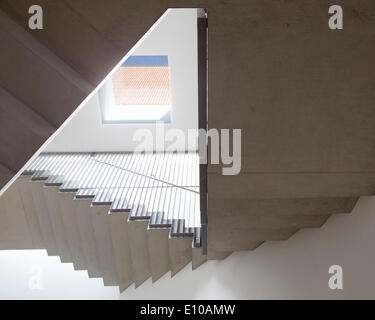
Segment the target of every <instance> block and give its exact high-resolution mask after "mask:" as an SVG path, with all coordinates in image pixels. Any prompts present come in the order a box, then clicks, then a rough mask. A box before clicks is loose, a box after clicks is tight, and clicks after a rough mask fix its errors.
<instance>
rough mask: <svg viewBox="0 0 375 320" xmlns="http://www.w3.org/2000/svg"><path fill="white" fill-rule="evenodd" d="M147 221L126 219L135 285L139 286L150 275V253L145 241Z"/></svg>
mask: <svg viewBox="0 0 375 320" xmlns="http://www.w3.org/2000/svg"><path fill="white" fill-rule="evenodd" d="M148 223H149V222H148V220H140V221H132V220H129V221H128V230H129V242H130V252H131V259H132V262H133V271H134V284H135V287H139V286H140V285H141V284H142V283H143V282H144V281H146V280H147V279H148V278H150V277H151V265H150V255H149V251H148V241H147V228H148Z"/></svg>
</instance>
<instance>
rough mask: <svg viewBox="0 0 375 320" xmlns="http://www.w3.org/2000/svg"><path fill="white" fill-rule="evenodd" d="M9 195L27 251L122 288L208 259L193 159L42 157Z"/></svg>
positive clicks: (127, 155)
mask: <svg viewBox="0 0 375 320" xmlns="http://www.w3.org/2000/svg"><path fill="white" fill-rule="evenodd" d="M17 191H18V195H15V194H14V192H17ZM12 192H13V194H12ZM7 194H8V195H10V196H12V197H19V199H20V200H21V207H22V205H23V209H24V215H25V217H26V220H27V225H28V227H29V230H30V237H31V239H32V240H31V242H32V244H33V245H31V246H30V247H33V248H46V249H47V252H48V254H49V255H57V256H60V258H61V261H62V262H72V263H73V264H74V267H75V269H76V270H87V271H88V273H89V276H90V277H102V278H103V281H104V284H105V285H111V286H113V285H115V286H119V287H120V290H124V289H125V288H127V287H128V286H129V285H131V284H132V283H134V284H135V286H139V285H140V284H142V283H143V282H144V281H145V280H147V279H148V278H149V277H152V280H153V281H156V280H158V279H159V278H160V277H161V276H163V275H164V274H165V273H167V272H169V271H170V272H171V275H172V276H174V275H175V274H176V273H177V272H178V271H180V270H181V269H182V268H183V267H184V266H186V265H187V264H188V263H189V262H192V268H193V269H195V268H197V267H198V266H199V265H201V264H202V263H203V262H205V261H206V259H207V257H206V256H204V255H203V254H202V249H201V247H200V246H201V241H200V210H199V184H198V156H197V154H196V153H181V154H178V153H169V154H164V153H163V154H133V153H48V154H41V155H40V156H38V158H37V159H36V160H35V161H34V162H33V163H32V164H31V165H30V166H29V167H28V168H27V169H26V170H25V171H24V172H23V174H22V175H21V176H20V178H19V179H18V180H17V182H16V188H15V187H12V188H11V190H9V191H7V193H6V195H7ZM5 201H6V199H5ZM19 210H21V209H19ZM15 216H16V215H15ZM4 246H7V244H6V243H4V242H3V243H2V247H4Z"/></svg>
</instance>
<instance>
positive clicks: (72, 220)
mask: <svg viewBox="0 0 375 320" xmlns="http://www.w3.org/2000/svg"><path fill="white" fill-rule="evenodd" d="M47 188H49V187H47ZM57 197H58V200H59V203H60V208H61V216H62V220H63V223H64V226H65V233H66V236H67V238H68V243H69V247H70V252H71V254H72V259H73V265H74V269H75V270H87V262H86V259H85V254H84V250H83V245H82V239H81V234H80V231H79V228H78V222H77V219H76V207H77V203H76V202H75V201H74V193H70V192H58V193H57Z"/></svg>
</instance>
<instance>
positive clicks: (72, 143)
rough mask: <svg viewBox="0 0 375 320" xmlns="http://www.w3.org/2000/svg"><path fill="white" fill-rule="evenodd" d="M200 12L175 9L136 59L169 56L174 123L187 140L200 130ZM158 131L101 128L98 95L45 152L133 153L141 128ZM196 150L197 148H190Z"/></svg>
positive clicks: (116, 126) (133, 126)
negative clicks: (198, 62) (198, 14)
mask: <svg viewBox="0 0 375 320" xmlns="http://www.w3.org/2000/svg"><path fill="white" fill-rule="evenodd" d="M196 19H197V9H172V10H170V12H169V13H168V14H167V15H166V16H165V18H164V19H163V20H162V21H161V22H160V23H159V24H158V25H157V27H156V28H155V29H154V30H153V32H152V33H150V35H149V36H148V37H147V38H146V39H145V40H144V41H143V42H142V43H141V44H140V45H139V47H137V49H136V50H135V52H134V53H133V54H134V55H168V60H169V66H170V77H171V79H170V81H171V93H172V114H171V116H172V123H171V124H167V125H166V127H165V129H166V130H168V129H170V128H179V129H182V130H183V131H184V132H185V133H186V136H187V130H188V129H189V128H192V129H196V128H197V127H198V67H197V26H196V24H197V22H196ZM140 127H142V128H148V129H150V130H151V131H152V132H154V131H155V125H152V124H142V125H139V124H138V125H137V124H105V125H103V124H102V119H101V113H100V107H99V99H98V96H97V95H95V96H94V97H93V98H92V99H91V100H90V101H89V102H88V103H87V104H86V105H85V106H83V108H82V109H81V110H79V112H78V113H77V114H76V115H75V117H74V118H72V119H71V120H70V122H69V123H67V124H66V126H65V128H64V129H63V130H62V131H61V132H60V133H59V134H58V135H57V136H56V137H55V138H54V139H53V140H52V141H51V143H50V144H49V145H48V146H47V147H46V149H45V150H46V151H132V150H133V149H134V147H135V146H136V144H137V142H135V141H133V139H132V137H133V133H134V131H135V130H136V129H138V128H140ZM188 147H189V149H190V150H195V149H196V145H195V144H191V145H190V146H188Z"/></svg>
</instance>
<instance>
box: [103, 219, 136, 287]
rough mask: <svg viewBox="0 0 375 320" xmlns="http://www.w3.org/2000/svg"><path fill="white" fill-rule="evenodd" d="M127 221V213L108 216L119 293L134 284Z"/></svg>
mask: <svg viewBox="0 0 375 320" xmlns="http://www.w3.org/2000/svg"><path fill="white" fill-rule="evenodd" d="M127 221H128V213H110V214H109V226H110V230H111V235H112V245H113V250H114V255H115V260H116V270H117V274H118V285H119V288H120V292H122V291H124V290H125V289H126V288H128V287H129V286H130V285H131V284H132V283H133V282H134V274H133V264H132V259H131V253H130V242H129V231H128V222H127Z"/></svg>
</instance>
